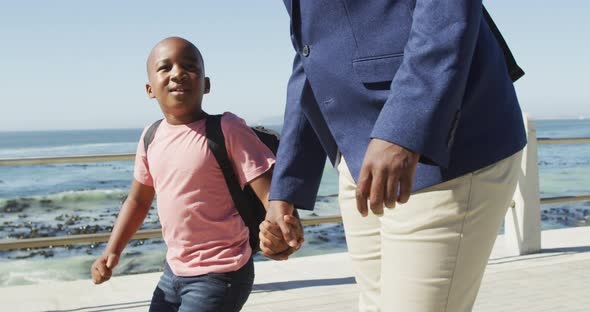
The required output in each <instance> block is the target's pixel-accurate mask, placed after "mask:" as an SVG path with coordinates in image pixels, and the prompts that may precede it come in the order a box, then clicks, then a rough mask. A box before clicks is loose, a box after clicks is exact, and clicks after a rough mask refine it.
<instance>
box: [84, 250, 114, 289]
mask: <svg viewBox="0 0 590 312" xmlns="http://www.w3.org/2000/svg"><path fill="white" fill-rule="evenodd" d="M117 263H119V256H118V255H116V254H114V253H111V254H104V255H102V256H100V257H99V258H98V259H96V261H94V263H93V264H92V267H91V268H90V274H92V281H93V282H94V284H97V285H98V284H101V283H103V282H106V281H108V280H109V279H110V278H111V276H112V275H113V268H115V266H116V265H117Z"/></svg>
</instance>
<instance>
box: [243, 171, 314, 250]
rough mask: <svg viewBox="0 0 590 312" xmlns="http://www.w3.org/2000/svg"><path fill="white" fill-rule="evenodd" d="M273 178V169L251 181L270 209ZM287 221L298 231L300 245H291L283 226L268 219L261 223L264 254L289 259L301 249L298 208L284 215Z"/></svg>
mask: <svg viewBox="0 0 590 312" xmlns="http://www.w3.org/2000/svg"><path fill="white" fill-rule="evenodd" d="M271 178H272V170H268V171H266V172H265V173H263V174H262V175H260V176H259V177H257V178H255V179H254V180H252V181H250V187H252V190H253V191H254V193H256V196H257V197H258V199H260V201H261V202H262V204H263V205H264V208H265V209H267V210H268V206H269V201H268V194H269V190H270V183H271ZM284 220H285V223H286V224H287V225H288V227H289V228H290V230H291V231H293V232H294V233H296V236H297V237H299V239H300V244H299V245H298V247H296V248H294V247H290V246H289V245H288V244H287V242H286V241H285V239H284V238H283V234H282V232H281V228H280V227H279V226H278V225H276V224H273V223H271V222H269V221H267V220H265V221H264V222H263V223H262V224H260V234H259V238H260V249H261V251H262V254H263V255H264V256H266V257H268V258H271V259H274V260H287V258H288V257H289V256H290V255H291V254H292V253H293V252H295V251H296V250H297V249H299V246H301V244H302V243H303V226H302V225H301V221H300V220H299V215H298V214H297V210H296V209H294V215H286V216H284Z"/></svg>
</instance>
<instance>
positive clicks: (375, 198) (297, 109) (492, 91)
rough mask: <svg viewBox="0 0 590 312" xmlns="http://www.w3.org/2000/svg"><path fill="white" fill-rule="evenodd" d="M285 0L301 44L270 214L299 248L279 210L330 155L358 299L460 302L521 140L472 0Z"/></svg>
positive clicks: (304, 194) (467, 304)
mask: <svg viewBox="0 0 590 312" xmlns="http://www.w3.org/2000/svg"><path fill="white" fill-rule="evenodd" d="M285 4H286V7H287V10H288V11H289V14H290V16H291V38H292V43H293V46H294V48H295V50H296V51H297V54H296V56H295V62H294V65H293V72H292V75H291V78H290V80H289V85H288V92H287V106H286V110H285V123H284V128H283V134H282V141H281V146H280V148H279V151H278V154H277V163H276V167H275V170H274V175H273V182H272V186H271V193H270V200H271V206H270V208H269V212H268V215H267V220H268V221H269V222H271V223H272V222H274V223H277V224H279V226H280V227H281V229H282V231H283V234H284V236H285V239H286V240H287V241H289V243H290V245H291V246H293V247H294V248H297V246H298V243H297V242H296V241H297V239H298V238H299V237H298V236H297V235H294V234H299V233H298V232H296V231H289V228H288V227H287V226H285V224H284V223H283V221H282V218H283V217H284V216H285V215H290V214H291V213H292V211H293V209H294V207H297V208H302V209H312V208H313V205H314V202H315V195H316V193H317V189H318V186H319V182H320V178H321V174H322V169H323V167H324V164H325V158H326V156H327V157H328V158H329V159H330V160H331V162H332V163H333V164H334V165H336V166H337V167H338V171H339V175H340V194H339V202H340V208H341V213H342V217H343V221H344V228H345V233H346V239H347V244H348V249H349V253H350V256H351V258H352V260H353V265H354V271H355V276H356V281H357V283H358V285H359V287H360V290H361V294H360V298H359V309H360V310H361V311H390V310H391V311H393V310H395V311H412V312H419V311H452V312H456V311H470V310H471V307H472V305H473V302H474V301H475V297H476V295H477V291H478V288H479V284H480V282H481V278H482V275H483V271H484V269H485V265H486V263H487V259H488V257H489V254H490V252H491V248H492V246H493V242H494V240H495V237H496V235H497V231H498V228H499V227H500V224H501V222H502V219H503V215H504V213H505V211H506V208H507V206H508V203H509V201H510V199H511V196H512V194H513V192H514V189H515V186H516V177H517V174H518V168H519V167H518V166H519V164H520V157H521V152H520V150H521V149H522V148H523V146H524V145H525V144H526V139H525V132H524V127H523V122H522V115H521V111H520V108H519V106H518V101H517V99H516V95H515V92H514V88H513V85H512V81H511V80H510V77H509V75H508V73H507V71H506V63H505V60H504V56H503V53H502V50H501V48H500V46H499V45H498V42H497V41H496V39H495V38H494V36H493V34H492V32H491V31H490V28H489V26H488V25H487V24H486V22H485V21H484V20H483V19H482V3H481V1H479V0H458V1H432V0H397V1H392V0H372V1H348V0H342V1H329V0H301V1H299V0H286V1H285ZM411 192H413V193H412V195H411V198H410V193H411ZM367 202H368V203H367ZM396 202H397V203H398V204H397V205H396ZM384 206H385V207H386V208H384ZM369 208H370V211H369ZM357 209H358V211H357ZM262 247H263V252H265V253H266V254H273V252H274V251H273V249H272V248H268V246H262Z"/></svg>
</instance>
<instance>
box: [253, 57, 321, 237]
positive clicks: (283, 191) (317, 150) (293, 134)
mask: <svg viewBox="0 0 590 312" xmlns="http://www.w3.org/2000/svg"><path fill="white" fill-rule="evenodd" d="M304 92H311V89H310V86H309V82H308V81H307V78H306V76H305V72H304V70H303V65H302V64H301V59H300V56H299V55H298V54H297V55H296V56H295V60H294V62H293V72H292V74H291V78H290V79H289V84H288V91H287V104H286V108H285V121H284V124H283V130H282V133H281V144H279V150H278V152H277V157H276V164H275V169H274V173H273V178H272V184H271V188H270V196H269V199H270V206H269V208H268V212H267V215H266V220H268V221H270V222H271V223H275V224H278V225H279V226H280V227H281V230H282V233H283V236H284V238H285V240H286V241H287V242H288V243H289V245H290V246H291V247H293V248H299V247H300V246H301V243H302V239H299V238H298V237H297V235H296V234H297V233H293V231H291V230H290V228H289V227H288V226H287V225H286V224H285V221H284V217H285V216H288V215H291V216H294V214H295V207H297V208H300V209H308V210H311V209H313V207H314V205H315V200H316V196H317V193H318V189H319V186H320V181H321V178H322V173H323V171H324V165H325V163H326V152H325V151H324V149H323V147H322V144H321V143H320V141H319V139H318V137H317V136H316V133H315V131H314V130H313V128H312V127H311V124H310V123H309V121H308V120H307V118H306V116H305V114H304V112H303V109H302V103H300V101H301V94H302V93H304ZM301 238H302V237H301ZM261 247H262V246H261Z"/></svg>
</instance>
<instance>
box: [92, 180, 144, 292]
mask: <svg viewBox="0 0 590 312" xmlns="http://www.w3.org/2000/svg"><path fill="white" fill-rule="evenodd" d="M154 194H155V191H154V188H153V187H151V186H147V185H143V184H141V183H139V182H137V181H136V180H133V182H132V184H131V190H130V191H129V195H128V196H127V199H126V200H125V202H124V203H123V206H122V207H121V211H120V213H119V216H118V217H117V221H116V222H115V226H114V227H113V231H112V232H111V236H110V238H109V242H108V244H107V247H106V248H105V251H104V253H103V255H102V256H101V257H99V258H98V259H97V260H96V261H95V262H94V264H93V265H92V268H91V272H90V273H91V274H92V279H93V281H94V283H95V284H100V283H102V282H105V281H107V280H109V279H110V277H111V275H112V273H113V271H112V270H113V268H114V267H115V266H116V265H117V263H118V262H119V257H120V256H121V253H122V252H123V249H124V248H125V246H126V245H127V242H129V240H130V239H131V237H133V234H135V232H137V230H138V229H139V227H140V226H141V224H142V223H143V220H144V219H145V217H146V216H147V213H148V211H149V210H150V207H151V204H152V201H153V200H154Z"/></svg>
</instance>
